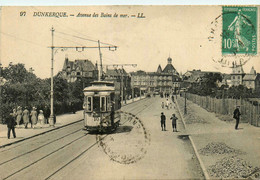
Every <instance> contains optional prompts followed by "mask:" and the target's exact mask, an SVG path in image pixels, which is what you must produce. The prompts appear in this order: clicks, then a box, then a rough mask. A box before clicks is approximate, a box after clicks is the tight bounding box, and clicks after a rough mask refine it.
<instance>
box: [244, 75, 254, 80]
mask: <svg viewBox="0 0 260 180" xmlns="http://www.w3.org/2000/svg"><path fill="white" fill-rule="evenodd" d="M255 78H256V75H254V74H246V75H245V76H244V78H243V81H254V80H255Z"/></svg>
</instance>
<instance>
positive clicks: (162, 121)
mask: <svg viewBox="0 0 260 180" xmlns="http://www.w3.org/2000/svg"><path fill="white" fill-rule="evenodd" d="M165 121H166V117H165V115H164V114H163V112H162V113H161V127H162V131H163V130H164V131H166V129H165Z"/></svg>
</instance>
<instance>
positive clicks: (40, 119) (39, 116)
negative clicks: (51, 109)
mask: <svg viewBox="0 0 260 180" xmlns="http://www.w3.org/2000/svg"><path fill="white" fill-rule="evenodd" d="M38 121H39V123H40V125H41V128H42V127H43V125H44V115H43V111H42V110H40V113H39V115H38Z"/></svg>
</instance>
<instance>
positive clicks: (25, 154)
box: [0, 99, 149, 179]
mask: <svg viewBox="0 0 260 180" xmlns="http://www.w3.org/2000/svg"><path fill="white" fill-rule="evenodd" d="M147 101H149V99H145V100H143V101H142V103H141V104H137V105H136V104H135V105H134V106H133V107H131V105H133V104H129V106H130V107H128V110H127V111H128V112H131V113H133V114H135V115H137V114H139V113H140V112H142V111H143V110H144V109H146V108H147V107H149V104H148V105H146V103H147ZM144 106H146V107H145V108H143V109H142V108H141V107H144ZM124 107H127V106H124ZM138 109H141V110H139V111H137V112H136V110H138ZM126 122H127V121H125V122H123V123H122V124H121V125H123V124H125V123H126ZM81 130H82V128H80V129H76V130H74V131H73V132H70V133H68V134H66V135H64V136H62V137H59V138H57V139H55V140H52V141H50V142H48V143H45V144H43V145H41V146H38V147H36V148H34V149H31V150H29V151H27V152H25V153H22V154H19V155H18V156H15V157H12V158H10V159H8V160H5V161H3V162H1V163H0V167H3V166H4V165H5V164H8V163H11V162H12V161H15V160H16V161H17V160H19V158H22V157H25V156H27V155H29V154H31V153H33V152H36V151H38V150H40V149H42V148H44V147H46V146H48V145H49V146H50V145H51V144H53V143H55V142H58V141H61V140H64V139H65V138H68V137H69V136H71V135H73V134H76V133H77V132H79V131H81ZM108 135H109V134H107V135H106V136H104V137H103V138H106V137H107V136H108ZM86 136H88V134H84V135H81V136H79V137H76V138H75V139H74V140H72V141H70V142H68V143H66V144H64V145H63V146H61V147H59V148H58V149H56V150H54V151H51V152H49V153H47V154H45V155H44V156H41V157H40V158H38V159H36V160H34V161H33V162H31V163H29V164H27V165H26V166H23V167H22V168H20V169H17V170H16V171H14V172H12V173H10V174H9V175H8V176H5V177H3V179H10V178H12V177H13V176H15V175H17V174H19V173H20V172H22V171H24V170H25V169H28V168H30V167H32V166H33V165H35V164H37V163H38V162H40V161H42V160H44V159H46V158H48V157H50V156H51V155H54V154H55V153H58V152H59V151H61V150H64V149H66V148H67V147H69V146H72V145H73V144H74V143H76V142H79V140H81V139H82V138H84V137H86ZM97 143H98V141H97V142H95V143H92V144H91V145H90V146H88V147H87V148H86V149H85V150H84V151H82V152H81V153H80V154H78V155H77V156H75V158H73V159H71V160H70V161H69V162H68V163H66V164H65V165H63V166H61V167H60V168H59V169H58V170H56V171H55V172H53V173H52V174H51V175H49V176H48V177H47V178H46V179H49V178H51V177H52V176H54V175H55V174H56V173H57V172H59V171H60V170H62V169H63V168H64V167H66V166H67V165H69V164H71V163H72V162H73V161H75V160H76V159H78V158H79V157H81V156H82V155H83V154H85V153H86V152H87V151H89V150H90V149H91V148H92V147H94V146H95V145H97ZM8 150H10V149H8ZM6 151H7V150H6ZM2 152H3V151H2Z"/></svg>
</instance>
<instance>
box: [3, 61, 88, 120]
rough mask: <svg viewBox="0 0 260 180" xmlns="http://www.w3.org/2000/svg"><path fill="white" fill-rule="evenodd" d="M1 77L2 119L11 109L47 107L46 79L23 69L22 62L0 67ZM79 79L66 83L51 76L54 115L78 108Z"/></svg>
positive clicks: (7, 116) (49, 81)
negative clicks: (2, 80)
mask: <svg viewBox="0 0 260 180" xmlns="http://www.w3.org/2000/svg"><path fill="white" fill-rule="evenodd" d="M2 76H3V78H5V79H6V80H7V81H6V83H5V84H4V85H3V86H1V101H2V102H1V107H0V113H1V117H2V121H3V122H5V121H6V119H7V118H9V116H10V113H11V111H12V109H13V108H17V107H18V106H21V107H23V108H24V107H28V108H29V109H31V108H32V107H37V109H38V110H40V109H43V108H44V106H48V107H50V89H51V87H50V84H51V80H50V78H47V79H40V78H37V77H36V75H35V74H33V73H32V72H29V71H27V70H26V68H25V66H24V64H15V65H12V64H9V66H8V67H6V68H3V70H2ZM82 90H83V82H82V81H76V82H73V83H68V82H67V81H66V80H64V79H62V78H61V77H57V76H55V77H54V111H55V113H57V114H61V113H66V112H75V111H76V110H79V109H81V108H82V101H83V93H82Z"/></svg>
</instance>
